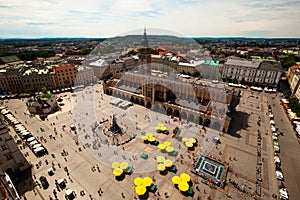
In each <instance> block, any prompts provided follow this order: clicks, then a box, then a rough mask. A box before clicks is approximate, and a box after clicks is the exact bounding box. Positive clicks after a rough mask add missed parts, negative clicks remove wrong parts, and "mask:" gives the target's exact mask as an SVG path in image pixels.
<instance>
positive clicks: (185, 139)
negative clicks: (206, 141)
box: [182, 138, 197, 147]
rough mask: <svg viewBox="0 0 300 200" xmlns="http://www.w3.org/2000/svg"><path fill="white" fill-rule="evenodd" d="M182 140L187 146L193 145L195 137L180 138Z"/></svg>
mask: <svg viewBox="0 0 300 200" xmlns="http://www.w3.org/2000/svg"><path fill="white" fill-rule="evenodd" d="M182 142H184V144H185V146H187V147H193V146H194V144H195V143H196V142H197V140H196V139H195V138H182Z"/></svg>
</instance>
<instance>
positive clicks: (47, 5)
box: [0, 0, 300, 38]
mask: <svg viewBox="0 0 300 200" xmlns="http://www.w3.org/2000/svg"><path fill="white" fill-rule="evenodd" d="M299 8H300V1H297V0H9V1H4V0H2V1H0V38H7V37H8V38H13V37H26V38H28V37H30V38H35V37H112V36H116V35H120V34H123V33H124V32H128V31H132V30H136V29H142V28H143V27H144V26H146V27H149V28H156V29H166V30H171V31H174V32H176V33H179V34H181V35H184V36H199V37H207V36H208V37H220V36H229V37H232V36H245V37H300V11H299ZM162 32H163V31H162ZM149 34H151V33H149Z"/></svg>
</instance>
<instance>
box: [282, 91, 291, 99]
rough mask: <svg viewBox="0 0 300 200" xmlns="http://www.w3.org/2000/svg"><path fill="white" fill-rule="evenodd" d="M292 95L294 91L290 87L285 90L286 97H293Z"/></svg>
mask: <svg viewBox="0 0 300 200" xmlns="http://www.w3.org/2000/svg"><path fill="white" fill-rule="evenodd" d="M291 95H292V91H291V90H290V89H287V90H284V91H283V96H284V98H286V99H289V98H290V97H291Z"/></svg>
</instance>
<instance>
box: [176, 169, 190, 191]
mask: <svg viewBox="0 0 300 200" xmlns="http://www.w3.org/2000/svg"><path fill="white" fill-rule="evenodd" d="M190 180H191V177H190V175H188V174H186V173H183V174H180V176H173V178H172V182H173V183H174V184H175V185H178V189H179V190H180V191H183V192H186V191H188V189H189V187H190V186H189V184H188V182H190Z"/></svg>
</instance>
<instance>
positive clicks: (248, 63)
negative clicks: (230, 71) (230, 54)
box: [225, 59, 260, 69]
mask: <svg viewBox="0 0 300 200" xmlns="http://www.w3.org/2000/svg"><path fill="white" fill-rule="evenodd" d="M225 65H236V66H240V67H249V68H255V69H257V68H258V67H259V65H260V63H258V62H251V61H248V60H238V59H228V60H227V61H226V62H225Z"/></svg>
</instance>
